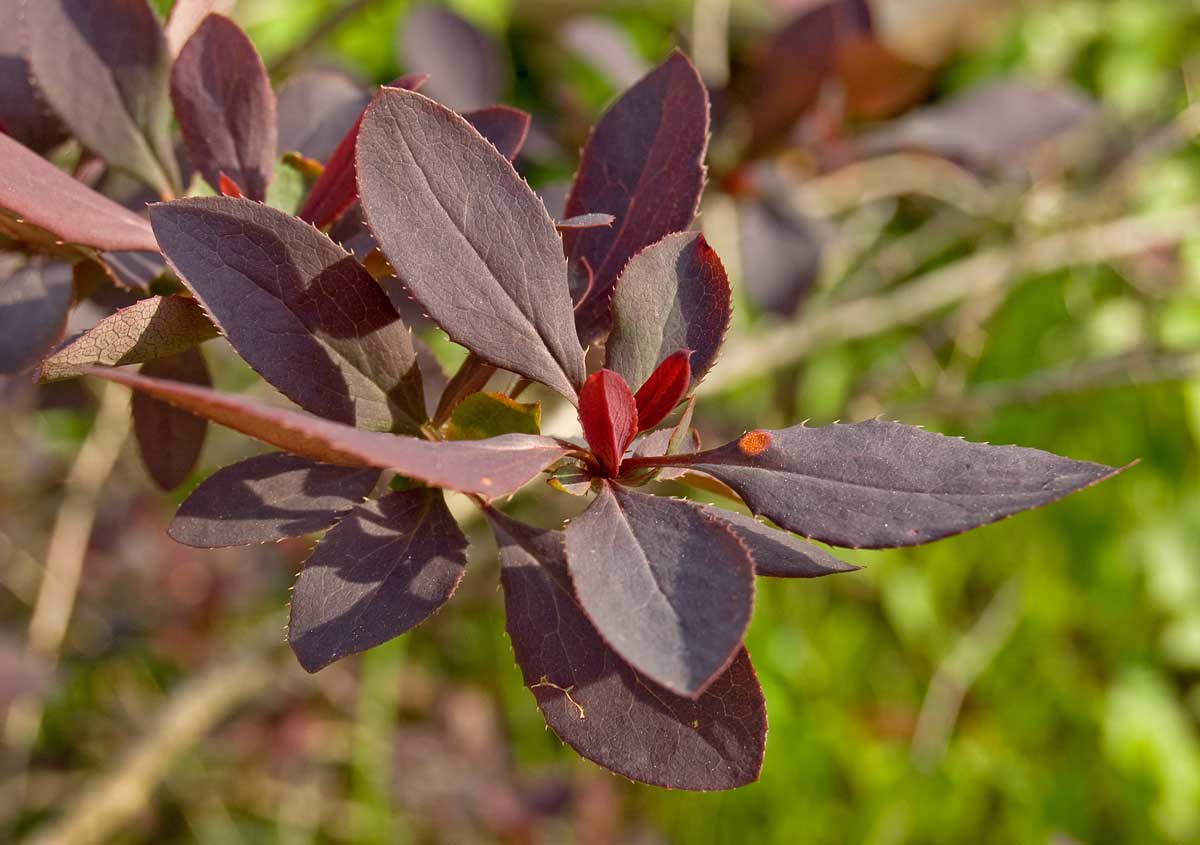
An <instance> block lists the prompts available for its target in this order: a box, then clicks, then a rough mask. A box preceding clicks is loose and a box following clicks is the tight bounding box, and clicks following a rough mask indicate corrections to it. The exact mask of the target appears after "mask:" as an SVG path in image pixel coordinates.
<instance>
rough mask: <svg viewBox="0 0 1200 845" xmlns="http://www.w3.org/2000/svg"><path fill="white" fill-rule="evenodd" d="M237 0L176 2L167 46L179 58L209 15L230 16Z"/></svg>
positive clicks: (168, 32) (168, 19) (169, 18)
mask: <svg viewBox="0 0 1200 845" xmlns="http://www.w3.org/2000/svg"><path fill="white" fill-rule="evenodd" d="M236 3H237V0H175V2H174V4H173V5H172V6H171V15H170V17H168V18H167V25H166V27H165V30H166V33H167V46H168V47H169V48H170V50H171V55H172V56H178V55H179V51H180V50H182V49H183V45H184V44H186V43H187V41H188V39H189V38H191V37H192V33H194V32H195V31H196V29H197V27H199V26H200V24H201V23H202V22H203V21H204V19H205V18H206V17H208V16H209V15H228V14H229V13H230V12H232V11H233V7H234V5H236Z"/></svg>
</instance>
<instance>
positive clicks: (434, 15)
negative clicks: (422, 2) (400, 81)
mask: <svg viewBox="0 0 1200 845" xmlns="http://www.w3.org/2000/svg"><path fill="white" fill-rule="evenodd" d="M403 52H404V59H405V63H406V65H407V66H408V69H409V70H410V71H416V72H420V73H427V74H429V93H430V96H432V97H433V98H434V99H436V100H438V101H439V102H442V103H445V104H446V105H447V106H449V107H450V108H452V109H454V110H456V111H463V110H465V109H478V108H483V107H484V106H486V105H488V104H489V103H494V102H496V101H497V100H500V99H502V97H503V94H504V89H505V87H507V85H508V74H509V69H508V63H507V61H506V60H505V57H504V55H503V54H502V53H501V51H500V47H499V46H498V45H497V44H496V42H495V41H494V40H493V39H492V38H491V37H490V36H489V35H487V34H486V33H484V32H482V31H481V30H480V29H479V28H478V27H476V26H475V25H474V24H473V23H471V22H470V21H468V20H466V19H465V18H463V17H461V16H459V15H456V14H455V13H454V12H451V11H450V10H448V9H443V8H441V7H439V6H418V7H417V8H415V9H413V10H412V11H411V12H409V14H408V19H407V20H406V21H405V24H404V32H403Z"/></svg>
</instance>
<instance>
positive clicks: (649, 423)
mask: <svg viewBox="0 0 1200 845" xmlns="http://www.w3.org/2000/svg"><path fill="white" fill-rule="evenodd" d="M691 357H692V350H690V349H684V350H680V351H679V352H674V353H672V354H670V355H668V356H667V357H666V358H664V359H663V362H662V363H661V364H659V365H658V368H657V369H655V371H654V372H653V373H651V374H650V378H648V379H646V381H645V383H644V384H643V385H642V386H641V387H639V388H638V392H637V394H636V395H634V397H633V399H634V402H636V403H637V418H638V430H639V431H647V430H649V429H651V428H654V426H656V425H658V424H659V423H660V422H662V421H663V420H665V419H666V418H667V414H669V413H671V411H673V410H675V406H676V405H678V404H679V403H680V402H682V401H683V397H684V396H686V395H687V391H688V388H689V387H690V386H691V383H692V365H691V364H690V363H689V362H688V359H689V358H691Z"/></svg>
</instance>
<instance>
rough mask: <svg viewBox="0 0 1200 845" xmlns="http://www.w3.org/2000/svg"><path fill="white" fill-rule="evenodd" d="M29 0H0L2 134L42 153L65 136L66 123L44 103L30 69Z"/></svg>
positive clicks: (0, 119)
mask: <svg viewBox="0 0 1200 845" xmlns="http://www.w3.org/2000/svg"><path fill="white" fill-rule="evenodd" d="M28 2H29V0H0V21H3V22H4V25H3V26H0V132H3V133H4V134H7V135H11V136H12V137H13V138H16V139H17V140H18V141H20V142H21V143H22V144H24V145H25V146H27V147H30V148H31V149H34V150H37V151H38V152H45V151H46V150H48V149H50V148H51V147H53V146H54V145H56V144H58V143H59V142H60V141H62V140H63V138H64V137H65V133H64V132H63V127H62V124H61V123H59V121H58V119H57V118H56V117H55V116H54V114H53V113H52V112H51V111H50V108H49V107H48V106H47V105H46V103H45V102H44V101H43V100H42V96H41V94H39V93H38V90H37V87H36V86H35V85H34V84H33V72H32V71H31V70H30V67H29V22H28V21H27V20H26V16H25V12H24V8H23V7H24V6H25V5H26V4H27V3H28Z"/></svg>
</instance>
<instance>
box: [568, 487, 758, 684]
mask: <svg viewBox="0 0 1200 845" xmlns="http://www.w3.org/2000/svg"><path fill="white" fill-rule="evenodd" d="M566 535H567V564H568V567H569V569H570V571H571V581H572V583H573V584H574V585H575V592H576V595H578V597H579V603H580V605H581V606H582V607H583V609H584V611H585V612H586V613H587V615H588V618H589V619H591V620H592V623H593V624H594V625H595V626H596V630H597V631H599V632H600V635H601V636H602V637H604V640H605V642H607V643H608V644H609V645H610V646H612V648H613V650H614V651H616V652H617V654H619V655H621V657H623V658H624V659H625V660H626V661H628V663H629V664H630V665H631V666H633V667H634V668H635V669H637V670H638V671H639V672H642V673H644V674H645V675H646V676H647V677H649V678H650V679H651V680H653V681H655V682H656V683H658V684H660V685H662V686H664V687H666V688H667V689H669V690H672V691H673V692H675V693H677V694H679V695H685V696H688V697H691V698H695V697H696V696H698V695H699V694H700V693H702V692H704V690H705V689H706V688H707V687H708V685H709V684H710V683H712V682H713V680H715V679H716V678H717V676H719V675H720V674H721V672H722V671H724V669H725V668H726V667H727V666H728V665H729V663H730V661H731V660H733V659H734V658H735V657H736V656H737V654H738V652H739V650H740V648H741V645H742V637H743V636H745V633H746V626H747V625H748V624H749V623H750V611H751V609H752V607H753V605H754V562H753V560H751V558H750V555H749V554H748V553H747V551H746V547H745V546H744V545H743V544H742V542H741V541H740V540H738V538H737V537H735V536H734V534H733V532H732V531H731V530H730V529H729V528H727V527H726V526H725V525H723V524H721V523H720V522H718V521H717V520H715V519H713V518H712V517H711V516H709V515H707V514H706V513H705V512H704V510H703V509H702V508H700V507H699V506H697V505H694V504H692V503H691V502H685V501H681V500H678V499H668V498H664V497H661V496H647V495H645V494H644V493H635V492H633V491H631V490H626V489H624V488H622V487H619V486H617V485H614V484H611V483H610V484H607V485H605V486H604V487H603V488H602V489H601V491H600V493H599V495H598V496H597V497H596V499H595V500H594V501H593V502H592V504H591V505H590V506H589V507H588V509H587V510H586V511H584V512H583V513H582V514H581V515H580V516H578V517H576V518H575V519H574V520H572V521H571V523H570V525H568V526H567V531H566Z"/></svg>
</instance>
